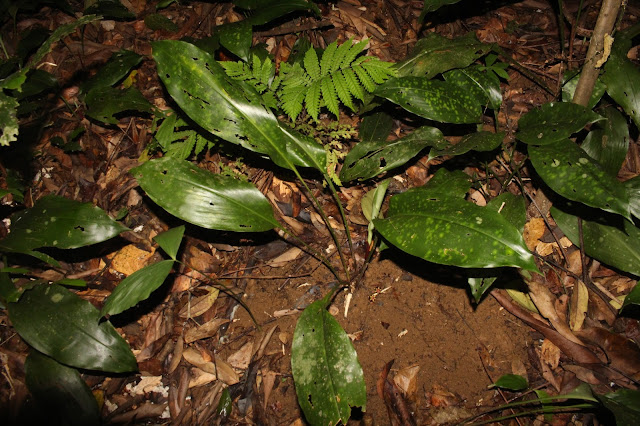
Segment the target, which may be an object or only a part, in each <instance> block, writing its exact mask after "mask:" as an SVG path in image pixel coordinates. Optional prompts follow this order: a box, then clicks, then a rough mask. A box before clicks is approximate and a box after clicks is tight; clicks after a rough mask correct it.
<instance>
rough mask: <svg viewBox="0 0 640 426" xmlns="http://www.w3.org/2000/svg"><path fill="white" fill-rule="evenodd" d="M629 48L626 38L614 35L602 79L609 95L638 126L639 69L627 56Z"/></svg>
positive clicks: (629, 43)
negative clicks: (614, 38) (614, 39)
mask: <svg viewBox="0 0 640 426" xmlns="http://www.w3.org/2000/svg"><path fill="white" fill-rule="evenodd" d="M630 48H631V42H630V41H629V40H628V39H625V38H623V37H616V41H615V42H614V44H613V49H612V50H611V56H610V57H609V60H608V61H607V64H606V65H605V67H604V74H603V75H602V81H603V83H604V84H605V85H606V86H607V93H608V94H609V96H611V97H612V98H613V100H614V101H616V103H618V104H619V105H620V106H621V107H622V109H624V112H626V113H627V115H629V116H630V117H631V119H632V120H633V122H634V123H636V126H637V127H640V69H639V68H638V67H637V66H636V65H635V64H634V63H633V62H631V60H629V58H627V52H628V50H629V49H630Z"/></svg>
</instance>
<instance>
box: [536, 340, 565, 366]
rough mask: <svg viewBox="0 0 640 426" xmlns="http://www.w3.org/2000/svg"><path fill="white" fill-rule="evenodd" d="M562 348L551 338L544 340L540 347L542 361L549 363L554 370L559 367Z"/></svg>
mask: <svg viewBox="0 0 640 426" xmlns="http://www.w3.org/2000/svg"><path fill="white" fill-rule="evenodd" d="M560 354H561V351H560V348H558V347H557V346H556V345H554V344H553V342H551V340H549V339H544V340H543V341H542V347H541V348H540V361H542V362H544V363H545V364H547V365H548V366H549V367H550V368H551V369H552V370H555V369H556V368H558V365H559V364H560Z"/></svg>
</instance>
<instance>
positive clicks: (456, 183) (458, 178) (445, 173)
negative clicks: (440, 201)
mask: <svg viewBox="0 0 640 426" xmlns="http://www.w3.org/2000/svg"><path fill="white" fill-rule="evenodd" d="M469 188H471V178H469V176H468V175H467V174H466V173H464V172H463V171H462V170H454V171H451V172H450V171H449V170H447V169H444V168H442V169H438V171H437V172H436V173H435V174H434V175H433V176H432V177H431V179H430V180H429V182H427V185H426V186H423V187H420V188H415V189H414V190H415V191H428V192H429V194H431V195H433V194H437V195H438V196H439V197H445V198H454V199H461V198H464V197H465V195H467V192H469Z"/></svg>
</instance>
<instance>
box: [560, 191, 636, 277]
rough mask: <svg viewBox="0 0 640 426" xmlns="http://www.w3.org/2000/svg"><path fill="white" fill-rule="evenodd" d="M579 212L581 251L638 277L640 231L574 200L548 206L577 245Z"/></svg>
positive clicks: (630, 224) (578, 241)
mask: <svg viewBox="0 0 640 426" xmlns="http://www.w3.org/2000/svg"><path fill="white" fill-rule="evenodd" d="M578 214H579V215H580V216H581V217H582V238H583V241H584V251H585V253H586V254H587V255H588V256H591V257H593V258H594V259H598V260H599V261H601V262H603V263H606V264H607V265H610V266H613V267H614V268H618V269H620V270H622V271H625V272H629V273H631V274H634V275H638V276H640V230H639V229H638V228H637V227H635V226H634V225H633V223H631V222H629V221H628V220H624V219H623V218H621V217H620V216H614V215H612V214H608V213H605V212H600V211H598V210H592V209H586V208H585V207H584V206H579V205H576V204H575V203H567V205H566V206H564V205H563V206H554V207H552V208H551V216H552V217H553V220H555V221H556V223H557V224H558V226H559V227H560V229H561V230H562V232H564V234H565V235H566V236H567V238H569V239H570V240H571V242H572V243H574V244H575V245H577V246H580V233H579V230H578Z"/></svg>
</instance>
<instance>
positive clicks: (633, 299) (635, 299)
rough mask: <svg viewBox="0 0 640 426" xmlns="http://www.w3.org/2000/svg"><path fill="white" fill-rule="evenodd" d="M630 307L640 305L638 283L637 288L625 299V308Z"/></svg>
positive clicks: (639, 286) (639, 285)
mask: <svg viewBox="0 0 640 426" xmlns="http://www.w3.org/2000/svg"><path fill="white" fill-rule="evenodd" d="M629 305H640V284H638V283H636V285H635V287H633V289H632V290H631V291H630V292H629V294H628V295H627V297H625V298H624V304H623V305H622V307H623V308H625V307H626V306H629Z"/></svg>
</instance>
